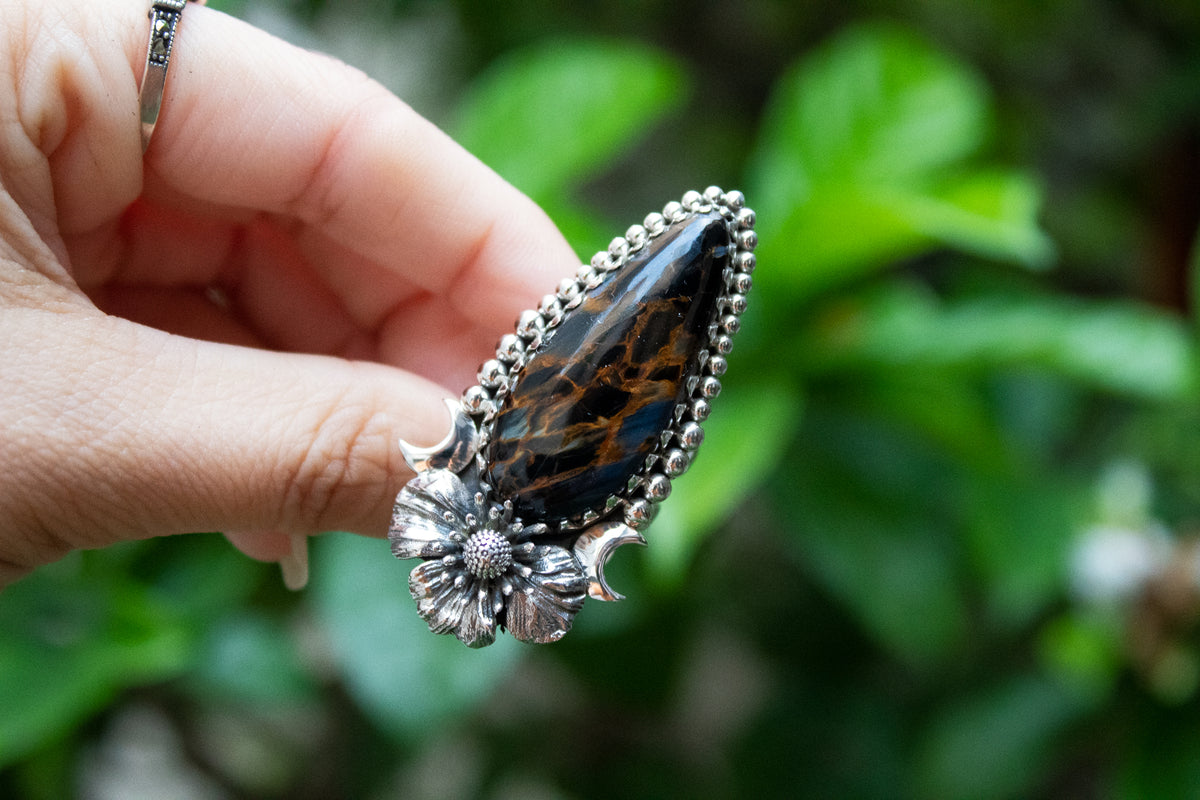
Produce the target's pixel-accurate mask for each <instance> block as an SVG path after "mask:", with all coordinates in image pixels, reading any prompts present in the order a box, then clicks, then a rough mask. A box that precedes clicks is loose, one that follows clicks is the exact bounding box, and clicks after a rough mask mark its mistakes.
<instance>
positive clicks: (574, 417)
mask: <svg viewBox="0 0 1200 800" xmlns="http://www.w3.org/2000/svg"><path fill="white" fill-rule="evenodd" d="M729 245H730V242H729V232H728V230H727V228H726V226H725V223H724V221H723V220H722V219H721V217H720V216H719V215H718V214H705V215H700V216H696V217H692V218H689V219H687V220H684V221H683V222H680V223H677V224H676V225H675V226H673V227H672V228H670V229H668V230H667V231H666V232H664V233H663V234H662V235H661V236H659V237H657V238H656V239H654V240H653V241H652V242H651V243H650V245H649V246H648V247H647V248H646V249H645V250H642V251H641V252H639V253H637V254H636V255H634V256H632V257H631V258H630V259H629V261H628V262H627V263H626V264H625V265H624V266H623V267H621V268H620V269H619V270H618V271H617V272H616V273H615V274H614V275H612V276H611V277H610V278H609V279H608V280H607V281H605V282H604V283H602V284H601V285H600V286H597V287H596V288H595V289H592V290H591V291H590V292H588V293H587V294H586V295H585V297H584V300H583V302H582V303H581V304H580V306H579V307H578V308H576V309H575V310H574V311H572V312H571V313H569V314H568V315H567V316H566V317H565V318H564V319H563V322H562V324H561V325H559V326H558V327H557V328H555V329H554V330H552V331H551V333H550V335H549V336H548V338H547V340H546V342H545V343H544V345H543V347H542V349H541V350H539V351H538V352H537V353H536V354H535V355H534V356H533V358H531V359H530V360H529V363H528V364H526V366H525V369H524V372H523V374H522V375H521V377H520V378H519V379H518V381H517V384H516V386H515V387H513V390H512V392H511V393H510V394H509V395H508V397H507V398H506V399H505V401H504V404H503V406H502V407H501V409H500V412H499V413H498V414H497V417H496V422H495V428H494V431H493V435H492V439H491V441H490V442H489V444H488V446H487V449H486V452H485V457H486V459H487V461H488V464H489V466H488V470H487V479H488V482H489V483H490V484H491V485H492V487H493V488H494V489H495V490H497V491H498V492H499V494H500V496H502V497H507V498H510V499H511V500H512V501H513V505H514V506H515V509H514V510H515V512H516V514H517V516H519V517H521V518H522V519H523V520H525V521H526V522H532V521H556V520H560V519H566V518H570V517H573V516H575V515H577V514H579V513H581V512H583V511H586V510H588V509H596V510H600V509H601V508H602V506H603V504H604V502H605V500H606V499H607V498H608V497H609V496H610V495H613V494H616V493H618V492H620V491H622V490H623V489H624V488H625V485H626V482H627V481H628V479H629V476H631V475H633V474H634V473H635V472H637V471H638V469H640V468H641V466H642V463H643V462H644V461H645V458H646V456H647V455H649V454H650V453H651V452H652V451H653V450H654V447H655V445H656V444H657V442H658V438H659V434H660V433H661V432H662V431H663V430H665V429H666V428H667V427H668V426H669V425H670V424H671V420H672V415H673V414H674V410H675V406H676V405H677V404H678V403H680V402H682V401H683V400H685V399H686V398H687V394H688V390H687V386H686V380H687V376H688V374H689V373H694V371H695V367H696V366H697V359H698V352H699V350H700V347H701V345H702V344H703V343H704V341H705V337H706V335H707V331H708V326H709V324H710V322H711V321H712V318H713V315H714V313H715V311H716V304H717V299H718V297H719V296H720V289H721V281H722V273H723V271H724V269H725V267H726V266H727V265H728V262H729Z"/></svg>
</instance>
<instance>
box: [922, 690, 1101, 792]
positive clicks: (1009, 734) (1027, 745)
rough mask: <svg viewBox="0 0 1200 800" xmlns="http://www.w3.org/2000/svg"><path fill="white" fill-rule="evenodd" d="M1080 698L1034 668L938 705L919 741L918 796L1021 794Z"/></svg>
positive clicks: (1048, 760)
mask: <svg viewBox="0 0 1200 800" xmlns="http://www.w3.org/2000/svg"><path fill="white" fill-rule="evenodd" d="M1082 708H1083V706H1082V705H1081V704H1080V702H1079V701H1078V699H1077V698H1075V697H1074V696H1073V695H1072V694H1070V693H1069V692H1067V691H1065V690H1064V689H1063V688H1061V687H1059V686H1058V685H1057V684H1055V683H1053V682H1052V681H1048V680H1046V679H1045V678H1042V677H1040V676H1034V675H1026V676H1015V677H1012V678H1008V679H1007V680H1006V682H1004V683H1001V684H1000V685H998V686H996V687H994V688H991V689H986V690H983V691H981V692H979V693H977V694H976V695H975V696H972V697H967V698H964V699H962V700H960V701H958V702H956V703H954V704H953V705H950V706H948V707H947V708H945V709H944V710H942V711H941V712H940V713H939V714H938V715H937V716H936V717H935V718H934V721H933V724H932V725H931V726H930V729H929V731H928V733H927V734H926V735H925V737H924V739H923V741H922V742H921V744H920V747H919V748H918V758H917V761H916V765H917V775H918V784H919V786H918V791H917V792H916V793H915V794H916V796H918V797H971V798H978V800H988V799H989V798H997V800H998V799H999V798H1006V797H1020V796H1025V794H1026V793H1027V792H1028V791H1029V789H1030V788H1031V785H1032V784H1033V783H1034V782H1035V781H1036V780H1037V779H1038V777H1039V776H1040V775H1041V773H1042V771H1043V770H1044V769H1045V768H1046V766H1047V765H1048V764H1049V763H1051V760H1052V759H1053V756H1054V753H1053V750H1052V744H1053V742H1054V740H1055V738H1056V737H1058V736H1060V735H1061V734H1062V733H1063V731H1064V730H1065V728H1066V726H1067V725H1069V724H1070V723H1071V722H1073V721H1074V720H1075V719H1076V718H1077V717H1078V715H1079V713H1080V711H1081V710H1082Z"/></svg>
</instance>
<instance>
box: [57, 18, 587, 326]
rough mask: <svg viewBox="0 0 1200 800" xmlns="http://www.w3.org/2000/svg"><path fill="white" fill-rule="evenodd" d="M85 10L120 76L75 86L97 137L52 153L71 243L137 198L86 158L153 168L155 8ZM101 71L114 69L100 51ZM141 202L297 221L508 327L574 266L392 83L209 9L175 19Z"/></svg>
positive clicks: (78, 139)
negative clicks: (142, 121)
mask: <svg viewBox="0 0 1200 800" xmlns="http://www.w3.org/2000/svg"><path fill="white" fill-rule="evenodd" d="M56 1H57V2H61V0H56ZM89 13H94V14H96V15H100V14H106V15H108V16H107V17H106V18H105V20H104V24H106V25H107V26H108V28H109V29H110V30H109V32H108V34H109V35H108V41H114V40H115V41H117V42H120V43H121V47H122V50H123V53H122V56H123V66H122V67H121V69H120V71H121V73H122V77H123V80H111V79H110V80H100V79H95V80H92V81H90V82H88V81H83V80H82V79H79V80H75V81H74V85H73V86H72V87H71V88H72V91H84V92H85V93H86V92H92V94H91V96H85V97H84V98H83V99H82V100H81V102H83V103H85V104H89V105H90V107H91V111H92V113H93V115H96V117H97V118H96V119H92V118H91V117H89V118H88V119H87V120H84V121H82V122H81V124H82V125H83V127H84V128H87V130H89V131H95V132H96V133H95V135H89V134H88V133H87V132H86V131H84V132H81V133H79V134H76V135H74V136H73V137H69V138H68V139H65V140H64V141H63V142H62V147H63V148H65V149H63V150H62V151H61V152H55V154H54V158H55V160H56V161H57V162H59V163H61V164H64V165H68V166H69V169H61V168H58V167H55V168H54V174H55V181H54V183H55V190H56V192H57V194H58V196H59V198H60V200H59V205H60V210H62V211H63V214H62V217H61V218H60V223H61V225H62V227H63V232H64V234H65V235H67V236H69V237H86V236H87V235H88V234H89V233H90V232H93V231H96V230H98V229H101V228H103V227H104V226H105V225H110V224H111V222H112V219H113V218H115V213H117V211H118V209H119V208H122V207H123V206H124V205H125V204H127V203H128V202H129V201H130V200H132V199H133V196H134V195H135V194H136V192H133V193H131V189H130V176H129V170H128V169H126V170H120V169H116V168H113V167H111V166H110V167H108V168H106V169H104V170H101V169H99V168H97V167H95V166H89V163H88V158H87V157H88V156H92V157H94V156H95V154H96V153H97V152H99V151H101V150H103V149H104V147H105V145H106V144H107V145H111V146H112V147H111V149H110V150H108V151H107V152H109V153H112V154H114V155H113V156H111V157H109V158H106V159H105V163H106V164H107V163H110V162H111V161H112V160H113V159H114V158H120V159H124V160H125V161H126V163H127V165H131V166H135V167H136V168H137V169H138V170H140V169H141V167H142V161H141V157H140V153H139V152H138V126H137V122H136V113H135V112H136V106H135V103H136V83H137V79H138V77H139V76H140V74H141V72H142V68H143V65H144V61H145V47H146V36H147V35H148V32H147V31H148V28H147V25H148V23H147V22H146V19H145V13H146V12H145V2H144V0H105V2H103V3H100V4H97V5H94V6H89ZM92 62H93V66H95V67H99V68H104V69H105V70H108V71H111V70H113V69H115V68H116V67H114V65H113V62H112V61H111V59H106V58H102V57H100V56H97V57H96V58H94V59H92ZM79 69H82V66H80V67H79ZM101 92H103V94H101ZM118 132H119V135H118ZM100 137H106V138H109V139H114V141H111V142H107V143H106V142H101V141H98V138H100ZM531 144H532V143H531ZM137 175H138V177H139V178H140V177H142V175H141V173H140V172H138V173H137ZM94 181H99V182H100V183H101V184H103V188H102V187H99V186H97V185H96V184H95V183H94ZM144 191H145V193H146V195H147V197H149V198H151V199H152V200H162V201H164V202H167V203H175V204H178V205H179V206H180V207H181V210H182V211H187V210H190V209H191V208H194V207H195V208H207V207H211V206H218V207H226V208H242V209H250V210H254V211H259V212H267V213H270V214H276V215H282V216H285V217H288V218H295V219H297V220H299V221H300V222H302V223H304V225H306V226H308V227H309V228H311V229H312V230H313V231H315V232H316V233H318V234H319V235H321V236H323V237H328V238H329V239H330V240H332V241H334V242H336V243H337V244H339V245H341V246H342V247H344V248H346V249H347V250H349V251H351V252H353V253H355V254H356V255H358V256H359V257H362V258H364V259H368V260H370V261H371V262H373V263H376V264H380V265H384V266H386V267H388V268H391V269H395V270H398V271H402V272H403V273H404V274H405V275H406V277H407V278H409V279H410V280H411V281H413V282H414V283H415V284H416V285H418V286H420V287H421V288H422V289H424V290H425V291H428V292H431V293H435V294H445V295H446V296H448V297H450V298H452V302H453V303H454V305H455V306H456V308H458V310H459V311H460V313H463V314H464V315H467V316H471V317H477V318H481V319H483V320H484V321H485V322H487V323H488V324H497V325H504V326H506V325H509V324H511V322H512V320H513V319H514V317H515V313H516V312H517V311H519V310H520V309H521V308H523V307H525V306H528V305H529V304H530V302H531V298H538V297H540V296H541V295H542V294H544V293H545V292H546V291H547V287H552V286H554V285H556V284H557V282H558V279H559V278H560V277H562V275H564V274H567V273H568V272H571V271H573V270H574V269H575V267H577V266H578V263H577V261H576V259H575V256H574V254H573V253H572V252H571V250H570V248H569V247H568V246H567V245H566V244H565V242H564V241H563V240H562V238H561V236H560V235H559V233H558V232H557V230H556V229H555V228H554V226H553V224H552V223H550V221H549V220H548V219H547V218H546V217H545V215H544V214H543V213H542V212H541V211H540V210H539V209H538V208H537V207H536V206H535V205H534V204H533V203H532V202H531V201H529V200H528V199H527V198H525V197H524V196H523V195H522V194H520V193H519V192H517V191H516V190H514V189H513V188H512V187H511V186H509V185H508V184H507V183H505V182H504V181H503V180H501V179H500V178H499V177H498V176H496V175H495V174H494V173H493V172H491V171H490V170H489V169H487V168H486V167H485V166H483V165H482V164H481V163H480V162H478V161H477V160H476V159H475V158H473V157H472V156H470V155H469V154H468V153H466V152H465V151H464V150H462V148H460V147H459V146H458V145H457V144H455V143H454V142H453V141H451V140H450V139H449V138H448V137H447V136H445V135H444V134H443V133H442V132H441V131H439V130H438V129H437V128H436V127H435V126H433V125H432V124H431V123H429V122H427V121H426V120H424V119H423V118H422V117H421V116H420V115H418V114H417V113H415V112H414V111H413V110H412V109H411V108H409V107H408V106H406V105H405V104H404V103H402V102H401V101H400V100H398V99H397V98H395V97H394V96H392V95H391V94H389V93H388V92H387V91H386V90H384V89H383V88H382V87H381V86H379V85H378V84H376V83H374V82H373V81H371V80H369V79H367V78H366V77H365V76H363V75H362V74H361V73H359V72H357V71H355V70H353V69H351V68H349V67H347V66H345V65H343V64H341V63H338V62H335V61H333V60H332V59H329V58H327V57H324V56H320V55H317V54H313V53H310V52H307V51H303V50H300V49H299V48H295V47H293V46H291V45H288V44H286V43H284V42H282V41H280V40H278V39H275V38H273V37H271V36H269V35H267V34H265V33H263V32H261V31H259V30H257V29H254V28H253V27H251V26H248V25H246V24H244V23H242V22H240V21H238V20H235V19H233V18H231V17H228V16H226V15H224V14H221V13H220V12H217V11H214V10H213V9H209V8H203V7H195V6H188V8H187V9H186V10H185V11H184V14H183V18H182V20H181V22H180V24H179V28H178V32H177V35H176V41H175V44H174V48H173V50H172V55H171V65H170V70H169V73H168V77H167V86H166V96H165V97H164V100H163V110H162V115H161V117H160V119H159V124H158V127H157V128H156V131H155V134H154V138H153V140H152V142H151V145H150V149H149V151H148V152H147V154H146V160H145V174H144ZM97 197H99V198H100V199H101V200H102V202H101V203H100V204H97V203H96V202H95V199H96V198H97ZM105 205H107V207H108V210H109V211H111V212H112V213H111V214H109V216H105V215H104V213H103V207H104V206H105Z"/></svg>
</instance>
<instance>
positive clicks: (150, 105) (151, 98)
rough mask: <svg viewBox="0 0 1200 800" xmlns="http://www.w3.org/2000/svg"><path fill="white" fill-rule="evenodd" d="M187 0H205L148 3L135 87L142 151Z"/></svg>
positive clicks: (154, 119) (155, 115)
mask: <svg viewBox="0 0 1200 800" xmlns="http://www.w3.org/2000/svg"><path fill="white" fill-rule="evenodd" d="M189 2H190V3H200V5H204V2H205V0H154V4H153V5H152V6H150V12H149V14H148V16H149V17H150V43H149V44H148V45H147V46H146V69H145V70H144V71H143V72H142V85H141V88H140V90H139V91H138V103H139V105H140V106H141V121H142V152H143V153H144V152H146V148H148V147H149V146H150V137H151V136H152V135H153V134H154V126H155V125H157V124H158V115H159V112H160V111H161V110H162V99H163V90H164V89H165V88H166V85H167V66H168V64H170V62H171V47H172V45H174V44H175V28H176V27H177V26H178V25H179V18H180V17H182V16H183V7H184V6H186V5H187V4H188V3H189Z"/></svg>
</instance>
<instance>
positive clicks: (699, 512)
mask: <svg viewBox="0 0 1200 800" xmlns="http://www.w3.org/2000/svg"><path fill="white" fill-rule="evenodd" d="M210 5H213V6H216V7H220V8H223V9H225V10H227V11H230V12H231V13H234V14H236V15H239V16H242V17H244V18H246V19H248V20H250V21H252V22H254V23H256V24H259V25H262V26H264V27H267V28H268V29H270V30H273V31H275V32H277V33H279V34H280V35H282V36H284V37H285V38H287V39H289V40H291V41H294V42H296V43H298V44H301V45H304V46H307V47H313V48H318V49H322V50H327V51H330V52H333V53H334V54H336V55H338V56H339V57H341V58H343V59H345V60H347V61H350V62H351V63H354V64H356V65H357V66H360V67H361V68H363V69H364V70H366V71H367V72H368V73H369V74H371V75H372V76H374V77H376V78H377V79H379V80H381V81H382V82H384V83H385V84H386V85H388V86H389V87H390V88H392V89H393V90H394V91H396V92H397V93H398V94H400V96H402V97H403V98H404V99H406V100H407V101H408V102H410V103H411V104H412V105H413V106H414V107H415V108H416V109H417V110H418V111H420V112H421V113H423V114H425V115H427V116H429V117H430V118H432V119H433V120H434V121H436V122H437V123H438V124H439V125H441V126H442V127H444V128H445V129H446V130H447V131H449V132H450V133H451V134H452V135H453V136H455V138H457V139H458V140H459V141H461V142H462V143H463V144H464V145H465V146H466V147H467V148H469V149H470V150H471V151H472V152H474V153H475V154H477V155H478V156H479V157H480V158H481V159H482V160H483V161H485V162H486V163H488V164H489V165H491V166H492V167H493V168H495V169H496V170H498V171H499V172H500V173H501V174H502V175H504V176H505V177H506V178H508V179H509V180H510V181H511V182H512V183H514V184H515V185H516V186H517V187H519V188H520V189H522V190H523V191H525V192H527V193H529V194H530V195H531V196H532V197H533V198H534V199H535V200H537V201H538V202H539V203H541V204H542V206H543V207H544V208H546V210H547V211H548V212H549V213H550V214H551V216H552V217H553V218H554V219H555V221H556V222H558V223H559V224H560V226H561V227H562V229H563V231H564V232H565V233H566V234H567V236H568V238H569V239H570V240H571V242H572V243H573V244H574V245H575V246H576V248H577V250H578V252H579V255H580V258H581V259H582V260H587V259H588V258H589V257H590V255H591V253H592V252H594V251H595V250H597V249H600V248H602V247H604V246H605V245H606V244H607V242H608V240H609V239H610V238H611V237H612V236H614V235H617V234H619V233H621V232H622V231H624V230H625V228H626V227H627V226H628V225H630V224H631V223H634V222H638V221H640V220H641V218H642V217H643V216H644V215H645V214H646V213H647V212H648V211H651V210H655V209H658V208H661V206H662V204H663V203H664V202H666V201H667V200H670V199H677V198H678V197H679V196H680V195H681V194H682V192H683V191H684V190H686V189H698V190H703V189H704V188H705V187H706V186H708V185H710V184H717V185H720V186H722V187H723V188H726V189H732V188H739V189H742V190H743V191H744V192H745V194H746V197H747V200H748V203H749V205H750V206H751V207H753V208H754V209H755V210H756V211H757V212H758V219H759V224H758V228H757V229H758V232H759V236H760V241H761V245H760V247H759V250H758V259H759V260H758V263H759V267H758V270H757V271H756V272H755V275H754V279H755V284H756V286H755V289H754V291H753V292H752V293H751V295H750V304H751V310H750V312H749V313H748V314H747V316H746V318H745V325H744V330H743V333H742V334H741V335H740V336H739V338H738V340H737V343H736V347H735V351H734V353H733V355H732V357H731V359H730V364H731V368H730V371H729V373H728V375H727V376H726V378H725V380H724V383H725V391H724V392H723V393H722V396H721V397H720V398H719V399H718V400H717V401H716V403H715V412H714V415H713V418H712V420H711V421H710V422H709V423H708V424H707V425H706V432H707V437H706V442H705V445H704V447H703V449H702V451H701V455H700V458H699V460H698V462H697V464H696V466H695V468H694V469H693V470H692V471H691V472H689V473H688V475H687V476H686V477H684V478H682V479H680V480H679V481H678V482H676V485H675V491H674V493H673V496H672V497H671V499H670V501H668V502H667V503H666V505H665V506H664V507H663V511H662V513H661V515H660V518H659V520H658V521H657V522H656V523H655V525H654V527H653V528H652V529H651V530H650V532H649V535H648V539H649V540H650V547H649V548H647V549H645V550H636V551H634V550H632V549H627V550H625V551H622V552H621V553H619V555H618V556H617V558H615V559H614V561H613V563H612V564H611V565H610V568H609V578H610V580H611V581H612V582H613V584H614V585H615V586H616V587H617V588H618V589H619V590H621V591H622V592H623V593H625V594H626V595H628V596H629V597H630V599H629V600H628V601H626V602H624V603H621V604H611V605H605V604H599V603H595V602H593V603H589V604H588V607H587V610H586V612H585V613H584V614H582V615H581V616H580V617H579V619H578V621H577V624H576V628H575V630H574V631H573V632H572V633H571V635H570V636H568V637H567V638H566V639H565V640H564V641H563V642H561V643H559V644H556V645H553V646H549V647H532V646H524V645H520V644H518V643H515V642H513V641H511V639H508V638H507V637H505V638H504V639H503V640H502V641H500V642H499V643H498V644H497V645H496V646H494V647H491V648H488V649H485V650H482V651H478V652H476V651H469V650H467V649H466V648H464V647H462V646H461V645H459V644H458V643H457V642H456V641H454V640H453V639H450V638H447V637H440V638H439V637H433V636H431V635H430V634H428V633H427V632H426V631H425V629H424V623H422V622H421V620H420V619H419V618H418V617H417V615H416V614H415V609H414V604H413V602H412V600H411V599H410V598H409V596H408V591H407V587H406V576H407V570H408V565H403V564H399V563H398V562H395V561H393V560H391V559H390V557H389V555H388V553H387V547H386V545H385V544H383V543H381V542H379V541H373V540H366V539H359V538H356V537H352V536H349V535H344V534H330V535H328V536H325V537H322V538H321V539H320V540H318V541H315V542H314V544H313V553H312V563H313V577H312V583H311V585H310V587H309V588H308V589H307V590H305V591H304V592H302V593H298V594H291V593H288V592H286V591H285V590H284V589H283V588H282V587H281V585H280V582H279V579H278V576H277V570H275V569H274V568H272V567H270V566H267V565H261V564H257V563H254V562H251V561H249V560H248V559H246V558H245V557H243V556H241V555H239V554H238V553H236V552H235V551H234V550H233V549H232V548H231V547H229V546H228V545H227V544H226V543H225V542H224V540H223V539H222V538H221V537H219V536H215V535H212V534H208V535H194V536H188V537H179V538H176V539H172V540H164V541H156V542H148V543H138V544H132V545H128V546H122V547H116V548H112V549H109V550H105V551H98V552H90V553H84V554H76V555H74V556H72V557H70V558H68V559H66V560H65V561H63V562H61V563H59V564H56V565H53V566H50V567H47V568H44V569H42V570H40V571H38V572H37V573H35V574H34V575H32V576H31V577H29V578H27V579H25V580H23V581H21V582H19V583H18V584H16V585H14V586H13V587H11V588H10V589H8V590H6V591H5V592H4V594H3V595H0V795H2V796H6V797H8V796H11V797H28V798H59V797H68V796H86V797H97V798H100V797H124V798H130V797H177V798H182V797H197V798H220V797H230V798H240V797H264V798H273V797H279V798H284V797H287V798H331V797H364V798H390V797H404V798H425V797H428V798H458V797H463V798H468V797H486V798H560V797H561V798H589V797H597V798H600V797H646V798H664V797H749V796H755V797H760V796H761V797H782V796H788V797H820V798H831V797H837V798H842V797H845V798H857V797H863V798H905V797H913V798H1024V797H1055V798H1059V797H1073V798H1110V797H1139V798H1141V797H1188V796H1197V794H1198V793H1200V704H1198V703H1197V698H1196V695H1197V689H1198V686H1200V648H1198V645H1200V639H1198V637H1197V634H1196V622H1197V619H1198V618H1200V537H1198V536H1197V530H1198V529H1197V520H1198V519H1200V515H1198V513H1197V511H1198V509H1200V395H1198V393H1197V381H1196V377H1197V372H1196V367H1197V365H1196V360H1197V327H1196V323H1195V321H1194V315H1193V314H1194V299H1195V297H1197V294H1196V292H1197V291H1198V290H1197V288H1196V287H1197V281H1196V270H1197V269H1200V257H1197V255H1196V254H1195V253H1196V247H1195V245H1196V242H1195V238H1196V230H1197V221H1198V219H1200V47H1198V46H1197V44H1196V43H1197V42H1200V7H1198V6H1197V5H1196V4H1195V3H1194V2H1190V0H1162V2H1158V3H1153V2H1137V1H1136V0H1129V1H1127V2H1101V1H1100V0H1095V1H1094V2H1087V1H1085V0H1049V1H1048V2H1033V1H1032V0H1013V1H1012V2H1005V1H1004V0H987V1H986V2H976V3H962V2H951V1H950V0H912V1H911V2H896V1H892V2H889V1H888V0H875V1H874V2H872V1H870V0H858V1H848V2H838V3H830V2H820V1H819V0H814V1H813V2H796V3H787V2H782V1H776V2H769V1H768V0H749V1H748V2H739V3H728V2H726V3H720V2H704V1H703V0H698V1H697V2H691V3H680V2H668V1H667V0H657V1H655V2H644V3H634V2H613V3H605V4H595V3H579V4H566V3H549V2H527V3H521V4H508V3H499V2H495V1H494V0H492V1H491V2H486V1H485V2H467V0H461V2H457V3H435V2H400V1H399V0H397V2H394V3H388V2H373V3H370V2H350V1H348V0H341V1H340V2H336V3H335V2H307V3H300V2H291V3H264V2H257V3H252V2H232V1H231V2H223V3H222V2H216V0H214V1H213V2H211V3H210ZM397 146H402V143H398V144H397ZM552 288H553V287H547V291H550V290H551V289H552ZM531 302H532V301H531ZM486 356H487V354H482V353H481V354H480V359H481V360H483V359H484V358H485V357H486Z"/></svg>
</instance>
